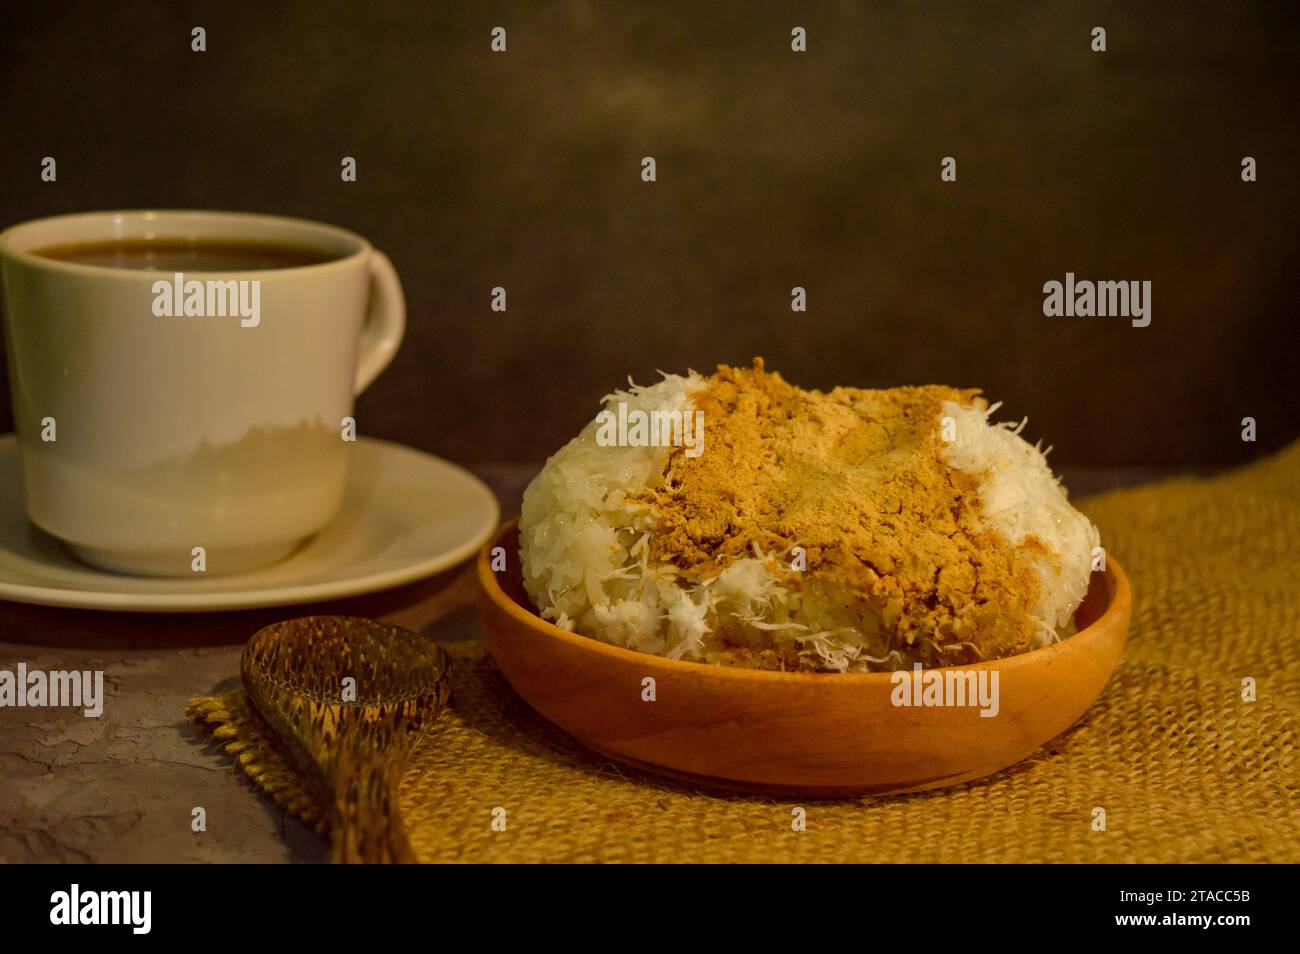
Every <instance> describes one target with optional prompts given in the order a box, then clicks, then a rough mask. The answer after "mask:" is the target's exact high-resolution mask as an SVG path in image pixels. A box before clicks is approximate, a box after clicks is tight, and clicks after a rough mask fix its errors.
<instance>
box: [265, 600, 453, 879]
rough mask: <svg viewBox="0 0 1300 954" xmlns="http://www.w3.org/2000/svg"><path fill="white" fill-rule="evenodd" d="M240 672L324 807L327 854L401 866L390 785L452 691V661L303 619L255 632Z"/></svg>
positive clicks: (369, 631) (428, 648)
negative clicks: (328, 834) (328, 812)
mask: <svg viewBox="0 0 1300 954" xmlns="http://www.w3.org/2000/svg"><path fill="white" fill-rule="evenodd" d="M240 675H241V677H242V679H243V683H244V689H245V692H246V693H247V694H248V698H249V701H250V702H251V703H252V704H253V706H254V708H255V709H256V710H257V711H258V713H259V714H260V715H261V716H262V718H263V719H265V720H266V722H267V723H268V724H269V725H270V726H271V727H272V728H273V729H274V730H275V731H276V732H277V734H278V735H279V736H280V737H281V738H282V739H284V740H285V741H286V742H287V743H288V745H289V749H290V751H291V752H292V753H293V756H294V758H295V760H296V761H297V762H298V764H299V766H300V767H301V768H302V769H303V770H304V772H305V773H306V775H307V777H308V778H309V779H310V781H311V783H312V784H313V786H314V787H315V789H316V791H317V794H318V795H319V797H320V798H321V800H322V802H323V803H324V804H328V805H330V806H332V808H331V825H330V831H331V838H332V849H331V858H332V860H334V861H341V862H388V861H396V862H407V861H414V860H415V853H414V851H413V850H412V848H411V845H410V841H409V839H408V838H407V836H406V832H405V830H404V828H403V827H402V821H401V815H400V812H399V811H398V807H397V806H398V803H397V787H398V783H399V782H400V780H401V777H402V769H403V767H404V766H405V764H406V760H407V758H408V757H409V755H410V753H411V751H412V750H413V749H414V747H415V743H416V742H417V741H418V739H419V736H420V734H421V733H422V732H423V731H424V729H425V728H426V727H427V726H428V725H429V724H430V723H432V722H433V720H434V719H435V718H437V716H438V713H439V712H440V711H441V710H442V707H443V705H444V704H445V703H446V701H447V698H448V696H449V695H450V693H451V660H450V658H449V657H448V656H447V654H446V652H445V651H444V650H443V649H442V648H441V647H439V646H438V645H437V644H436V643H434V642H433V641H432V640H429V639H426V638H424V637H423V636H420V635H418V634H417V633H413V632H411V631H410V630H408V629H403V628H402V627H400V626H392V625H389V624H387V623H381V622H377V621H375V620H369V619H359V618H352V617H345V616H308V617H303V618H301V619H291V620H285V621H284V622H280V623H275V624H273V625H271V626H267V627H265V628H264V629H260V630H258V631H257V632H256V633H255V634H254V635H253V638H252V639H250V640H249V641H248V644H247V645H246V646H245V647H244V653H243V656H242V658H241V660H240Z"/></svg>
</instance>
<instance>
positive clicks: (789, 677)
mask: <svg viewBox="0 0 1300 954" xmlns="http://www.w3.org/2000/svg"><path fill="white" fill-rule="evenodd" d="M518 524H519V518H518V517H515V518H513V519H511V520H508V521H506V522H505V523H503V524H502V525H501V526H500V527H499V528H498V529H497V532H496V533H494V534H493V535H492V537H491V539H489V540H488V542H487V543H485V544H483V548H482V549H481V550H480V551H479V555H478V561H477V563H478V581H479V587H480V589H481V590H482V591H483V594H484V596H485V597H486V598H487V600H488V601H489V602H490V603H491V604H492V605H493V606H494V607H496V608H497V609H499V610H501V611H502V612H504V613H505V614H506V615H507V616H509V617H510V618H511V619H513V620H514V621H515V622H517V623H520V624H522V625H524V626H526V627H527V628H529V629H531V630H533V631H534V632H536V633H538V634H540V635H542V636H548V637H550V638H552V639H556V640H559V641H560V642H563V643H567V644H568V645H570V646H572V647H573V648H575V649H577V650H580V651H583V652H590V653H595V654H597V655H604V656H606V657H608V658H609V659H610V660H611V661H621V662H625V663H627V662H634V663H636V664H637V665H639V666H651V667H655V668H658V669H660V670H666V671H669V672H682V673H700V672H701V671H708V672H711V673H713V675H715V676H716V677H717V678H719V679H734V680H740V681H751V682H757V683H763V682H769V683H776V682H784V683H790V682H791V681H794V682H804V683H808V684H812V683H814V682H824V681H825V680H827V679H834V680H835V681H836V682H837V683H841V682H851V683H854V684H859V685H863V686H864V687H865V686H870V685H883V684H885V683H888V682H890V680H892V679H893V677H894V673H892V672H781V671H779V670H771V669H745V668H741V667H732V666H710V665H709V664H707V663H701V662H693V661H691V660H686V659H669V658H667V657H666V656H656V655H655V654H653V653H643V652H638V651H637V650H635V649H625V648H624V647H622V646H615V645H613V644H612V643H605V642H602V641H600V640H599V639H596V638H594V637H591V636H583V635H581V634H580V633H571V632H569V631H568V630H565V629H561V628H560V627H558V626H556V625H555V624H554V623H551V622H548V621H547V620H544V619H542V618H541V617H540V616H538V615H537V614H536V613H535V612H533V611H532V610H531V609H528V608H526V607H523V606H520V605H519V604H518V603H517V602H516V601H515V600H514V599H512V598H511V596H510V594H508V593H507V592H506V591H505V590H504V589H502V587H501V584H500V582H498V580H497V574H496V572H495V571H494V570H493V569H492V549H493V547H496V546H499V545H501V541H502V539H503V538H505V537H506V536H508V535H509V534H510V533H512V532H514V530H515V529H516V528H517V526H518ZM513 556H514V558H516V559H517V558H518V554H517V553H516V554H513ZM1104 573H1105V574H1106V575H1107V576H1109V577H1110V578H1111V580H1112V581H1113V583H1114V586H1113V590H1112V594H1111V598H1110V602H1109V603H1108V604H1107V605H1106V608H1105V609H1104V610H1102V612H1101V615H1100V616H1098V617H1097V618H1096V619H1095V620H1093V621H1092V622H1091V623H1090V624H1089V625H1087V626H1085V627H1084V628H1083V629H1081V630H1079V631H1078V632H1077V633H1075V634H1074V635H1072V636H1068V637H1066V638H1065V639H1062V640H1060V641H1059V642H1056V643H1053V644H1052V645H1050V646H1044V647H1042V648H1040V649H1031V650H1029V651H1028V652H1024V653H1019V654H1017V655H1015V656H1005V657H1003V658H1001V659H991V660H988V661H986V662H979V663H970V664H968V665H961V666H934V667H931V668H929V669H925V670H923V671H924V672H944V671H947V670H960V671H962V672H969V671H972V670H974V671H979V670H984V669H987V670H992V669H997V670H998V671H999V672H1009V671H1011V670H1015V669H1021V668H1029V667H1036V666H1039V665H1042V664H1044V663H1048V662H1050V661H1052V660H1053V659H1054V658H1056V657H1057V656H1061V655H1063V654H1067V653H1071V654H1074V653H1078V652H1080V651H1086V650H1087V649H1088V648H1090V647H1089V645H1088V644H1090V643H1093V642H1096V641H1097V640H1098V639H1104V638H1105V637H1106V636H1107V635H1108V634H1109V633H1110V631H1111V629H1112V628H1113V623H1114V621H1115V620H1116V619H1118V618H1120V617H1121V616H1123V615H1125V614H1127V613H1129V612H1131V609H1132V602H1133V594H1132V591H1131V590H1130V589H1129V582H1128V575H1127V574H1126V573H1125V572H1124V569H1123V567H1121V566H1120V564H1119V562H1118V561H1116V560H1115V559H1114V558H1113V557H1112V556H1111V555H1110V553H1107V554H1106V569H1105V571H1104ZM1090 585H1091V584H1090ZM909 671H910V670H909Z"/></svg>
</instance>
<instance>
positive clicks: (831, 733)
mask: <svg viewBox="0 0 1300 954" xmlns="http://www.w3.org/2000/svg"><path fill="white" fill-rule="evenodd" d="M497 546H501V547H504V548H505V551H506V565H507V567H508V569H507V570H505V571H504V572H502V573H499V574H498V573H494V572H493V571H492V566H491V551H492V548H493V547H497ZM519 564H520V561H519V531H518V527H517V526H516V524H515V523H514V522H511V523H509V524H507V525H506V526H505V527H503V528H502V530H501V531H500V532H499V533H498V534H497V536H496V539H494V540H492V541H490V542H489V543H488V544H487V545H486V546H485V547H484V548H483V551H482V553H481V554H480V555H479V559H478V578H479V583H480V585H481V587H482V590H483V595H482V598H481V599H480V600H479V619H480V621H481V622H482V624H483V630H484V633H485V634H486V636H487V645H488V649H489V650H490V651H491V653H492V656H493V658H494V659H495V660H496V662H497V665H498V666H499V667H500V669H501V672H502V673H503V674H504V675H505V678H506V679H507V680H508V681H509V682H510V685H512V686H513V687H514V689H515V691H516V692H518V693H519V695H520V696H522V697H523V698H524V699H525V700H526V701H527V702H528V704H529V705H530V706H532V707H533V708H534V709H535V710H537V712H538V713H540V714H541V715H542V716H543V717H545V718H546V719H547V720H549V721H550V722H552V723H554V724H555V725H556V726H558V727H559V728H561V729H563V730H564V731H565V732H567V733H568V734H569V735H571V736H573V737H574V738H575V739H577V740H578V741H579V742H581V743H582V744H583V745H585V746H587V747H588V748H591V749H594V750H595V751H597V752H599V753H601V754H603V755H606V756H609V757H610V758H613V759H617V760H619V761H622V762H626V763H629V764H631V765H634V766H637V767H638V768H642V769H645V770H647V771H650V772H656V773H659V774H662V775H668V776H672V777H674V778H677V779H681V780H685V781H690V782H694V783H697V784H700V785H704V786H708V787H720V788H726V789H734V790H738V791H746V792H758V793H762V794H768V795H777V794H780V795H801V796H814V797H816V796H824V797H842V796H850V795H868V794H885V793H893V792H914V791H921V790H924V789H928V788H940V787H943V786H945V785H955V784H957V783H959V782H965V781H968V780H970V779H974V778H979V777H981V776H983V775H988V774H989V773H991V772H996V771H997V770H998V769H1001V768H1005V767H1006V766H1008V765H1011V764H1013V763H1015V762H1018V761H1020V760H1021V759H1023V758H1025V757H1026V756H1027V755H1029V754H1030V753H1032V752H1033V751H1034V750H1035V749H1037V748H1038V747H1039V746H1041V745H1043V744H1044V743H1045V742H1047V741H1049V740H1050V739H1052V738H1054V737H1055V736H1057V735H1059V734H1060V733H1061V732H1064V731H1065V730H1066V729H1068V728H1069V727H1070V726H1071V725H1073V724H1074V722H1075V721H1076V720H1077V719H1078V718H1079V717H1080V716H1082V715H1083V713H1084V712H1085V711H1086V710H1087V708H1088V706H1090V705H1091V704H1092V702H1093V700H1095V699H1096V698H1097V696H1098V695H1099V694H1100V693H1101V690H1102V687H1104V686H1105V685H1106V680H1107V679H1108V678H1109V676H1110V673H1111V670H1113V669H1114V668H1115V664H1116V662H1118V660H1119V657H1120V653H1121V651H1122V650H1123V648H1124V640H1125V637H1126V636H1127V634H1128V626H1129V616H1130V614H1131V611H1132V596H1131V594H1130V591H1129V585H1128V579H1127V578H1126V577H1125V575H1124V571H1123V570H1122V569H1121V568H1120V566H1119V565H1118V564H1117V563H1116V562H1115V561H1114V560H1112V559H1110V558H1109V556H1108V557H1107V570H1106V571H1105V572H1104V573H1094V574H1093V576H1092V585H1091V587H1090V588H1089V590H1088V595H1087V597H1086V599H1085V600H1084V603H1083V605H1082V606H1081V607H1080V608H1079V610H1078V612H1077V613H1076V615H1075V621H1076V623H1077V625H1078V628H1079V632H1077V633H1076V634H1075V635H1073V636H1071V637H1069V638H1068V639H1065V640H1062V641H1061V642H1059V643H1056V644H1055V645H1052V646H1049V647H1047V648H1045V649H1038V650H1034V651H1033V652H1028V653H1024V654H1022V655H1019V656H1012V657H1010V658H1007V659H999V660H995V661H992V662H986V663H979V664H976V665H971V666H961V667H949V668H946V669H931V670H926V671H925V672H927V673H931V672H933V673H949V672H951V673H953V674H954V677H953V678H955V677H956V676H955V674H956V673H958V672H963V673H969V672H975V673H977V674H978V673H979V672H980V671H981V670H988V671H989V675H987V676H983V677H980V676H978V675H977V676H976V677H975V678H977V679H978V678H983V679H985V680H987V682H986V685H988V686H989V687H991V686H992V685H993V673H996V674H997V676H996V678H997V687H998V692H997V695H998V703H999V707H998V712H997V714H996V715H995V716H992V717H987V716H981V715H980V709H979V708H978V707H971V706H966V707H960V706H939V707H933V706H931V707H927V706H898V705H895V704H894V701H893V699H892V697H894V696H895V695H898V694H899V693H901V692H902V691H903V690H902V689H901V688H900V687H899V686H898V685H897V674H891V673H842V674H841V673H783V672H766V671H758V670H749V669H728V668H722V667H718V666H711V665H706V664H704V663H698V662H684V661H681V660H674V659H665V658H662V657H660V656H652V655H649V654H647V653H639V652H634V651H633V650H630V649H623V648H621V647H618V646H611V645H609V644H607V643H603V642H600V641H598V640H595V639H591V638H589V637H586V636H579V635H576V634H574V633H569V632H566V631H564V630H562V629H559V628H558V627H556V626H553V625H552V624H551V623H549V622H547V621H545V620H543V619H542V618H541V617H539V616H538V615H537V614H536V613H535V612H534V611H533V609H532V604H531V603H530V602H529V599H528V596H527V594H526V593H525V591H524V587H523V580H522V572H521V569H520V565H519ZM647 677H651V678H653V679H654V681H655V682H654V696H655V698H654V701H652V702H647V701H643V693H644V682H643V681H644V680H646V679H647ZM946 678H948V677H946V676H945V679H946Z"/></svg>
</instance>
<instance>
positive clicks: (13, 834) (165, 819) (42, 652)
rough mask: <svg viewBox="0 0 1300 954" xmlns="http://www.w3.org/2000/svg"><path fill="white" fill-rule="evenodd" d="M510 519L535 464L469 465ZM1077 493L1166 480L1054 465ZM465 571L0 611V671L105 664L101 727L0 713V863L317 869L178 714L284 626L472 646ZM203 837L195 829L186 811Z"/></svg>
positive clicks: (309, 841) (474, 627)
mask: <svg viewBox="0 0 1300 954" xmlns="http://www.w3.org/2000/svg"><path fill="white" fill-rule="evenodd" d="M471 469H472V470H474V471H475V472H476V473H477V474H478V475H479V476H480V477H482V478H483V479H484V480H485V481H486V482H487V483H488V484H489V486H491V487H492V489H493V490H494V491H495V492H496V494H497V497H498V499H499V500H500V502H501V511H502V513H503V514H505V515H512V514H514V513H517V512H518V508H519V499H520V495H521V493H522V490H523V487H524V486H525V485H526V483H527V481H528V480H529V479H531V477H532V475H533V474H534V473H536V471H537V465H514V464H512V465H483V466H479V467H472V468H471ZM1062 470H1063V471H1064V477H1065V482H1066V484H1067V486H1069V487H1070V488H1071V492H1072V496H1073V497H1075V498H1078V497H1080V496H1085V495H1087V494H1090V493H1095V492H1099V491H1101V490H1105V489H1109V488H1112V487H1117V486H1126V485H1130V484H1136V483H1141V482H1144V481H1146V480H1149V479H1153V478H1156V477H1159V476H1162V474H1163V472H1161V471H1157V470H1151V469H1135V468H1125V469H1115V468H1105V469H1096V468H1094V469H1077V468H1062ZM468 569H469V568H468V567H461V568H459V569H456V570H452V571H448V572H446V573H443V574H440V575H439V576H436V577H433V578H432V579H429V580H425V581H423V582H419V583H414V584H410V585H408V586H403V587H399V588H396V589H392V590H388V591H385V592H382V593H375V594H370V595H367V596H361V597H356V598H352V599H347V600H339V601H335V602H331V603H321V604H315V605H310V606H294V607H285V608H282V609H267V610H249V611H242V612H229V613H210V614H151V613H108V612H99V611H88V610H70V609H58V608H51V607H40V606H29V605H26V604H20V603H13V602H8V601H0V668H5V669H9V670H10V671H13V670H14V669H15V668H16V666H17V665H18V663H20V662H23V663H26V664H27V667H28V669H29V670H35V669H40V670H58V669H64V670H71V669H78V670H86V669H90V670H103V671H104V690H105V697H106V698H105V702H104V711H103V715H102V716H101V717H100V718H97V719H96V718H85V717H84V716H83V715H82V714H81V712H80V710H73V709H66V708H58V709H56V708H50V709H29V708H21V709H20V708H0V779H2V780H3V781H2V782H0V861H4V862H60V861H64V862H181V861H188V862H293V861H304V862H315V861H322V860H324V858H325V856H326V844H325V841H324V840H323V839H321V838H320V837H318V836H317V835H316V834H315V833H313V832H311V831H310V830H308V829H307V828H306V827H304V826H303V825H301V824H300V823H298V822H297V821H295V820H294V819H293V818H291V817H289V816H287V815H286V814H285V813H284V812H282V811H281V810H280V809H279V808H277V807H276V806H275V805H274V804H272V803H271V801H270V800H269V799H267V798H265V797H263V796H262V795H261V794H260V793H259V792H257V791H256V790H255V789H254V787H253V786H252V784H251V783H250V782H249V781H248V780H247V779H246V778H245V776H244V774H243V772H242V771H241V770H240V769H239V768H238V767H237V766H235V765H234V763H232V762H231V760H230V759H229V757H227V756H226V755H225V754H224V753H222V752H220V751H219V750H218V749H216V748H215V747H213V746H212V745H211V744H210V743H208V741H207V739H206V737H203V736H202V735H201V734H200V733H199V732H198V731H197V730H196V729H195V727H194V726H193V725H191V723H190V722H189V721H188V720H187V719H186V718H185V704H186V701H187V700H188V699H189V698H190V697H191V696H194V695H201V694H207V693H211V692H213V691H214V690H217V689H224V688H228V687H230V686H233V685H235V684H237V680H238V672H239V656H240V652H241V651H242V649H243V644H244V642H245V641H246V640H247V639H248V637H249V636H251V635H252V634H253V633H254V632H255V631H256V630H258V629H259V628H260V627H262V626H265V625H267V624H268V623H271V622H274V621H276V620H279V619H285V618H291V617H295V616H306V615H312V614H317V613H328V614H343V615H350V616H368V617H374V618H380V619H385V620H388V621H390V622H393V623H396V624H398V625H402V626H406V627H408V628H410V629H413V630H416V631H417V632H421V633H425V634H427V635H429V636H430V637H431V638H433V639H436V640H438V641H439V642H450V641H457V640H465V639H479V638H481V634H480V633H479V630H478V624H477V622H476V620H475V619H474V615H473V611H472V609H471V601H472V598H473V596H474V591H475V584H474V582H473V579H472V577H471V576H470V574H469V573H468ZM199 806H201V807H202V808H204V810H205V812H206V815H207V830H206V831H205V832H201V833H196V832H193V831H191V828H190V822H191V817H192V812H193V809H194V808H195V807H199Z"/></svg>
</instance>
